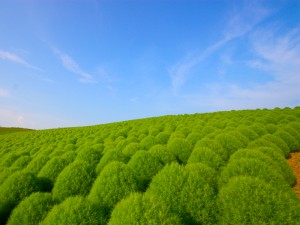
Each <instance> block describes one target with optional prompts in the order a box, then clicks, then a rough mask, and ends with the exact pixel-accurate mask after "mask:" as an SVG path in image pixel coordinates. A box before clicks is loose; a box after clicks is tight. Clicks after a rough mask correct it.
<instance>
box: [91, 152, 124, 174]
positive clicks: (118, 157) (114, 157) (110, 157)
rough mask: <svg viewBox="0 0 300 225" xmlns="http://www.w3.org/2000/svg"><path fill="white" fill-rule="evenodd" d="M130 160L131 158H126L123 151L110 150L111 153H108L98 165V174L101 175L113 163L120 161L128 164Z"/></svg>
mask: <svg viewBox="0 0 300 225" xmlns="http://www.w3.org/2000/svg"><path fill="white" fill-rule="evenodd" d="M128 160H129V157H128V156H126V155H125V154H124V153H123V152H122V150H117V149H113V150H110V151H108V152H106V153H105V154H104V155H103V156H102V158H101V159H100V162H99V163H98V165H97V167H96V173H97V174H100V172H101V171H102V169H103V168H104V167H105V166H106V165H107V164H109V163H110V162H112V161H119V162H124V163H127V162H128Z"/></svg>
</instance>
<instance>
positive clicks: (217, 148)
mask: <svg viewBox="0 0 300 225" xmlns="http://www.w3.org/2000/svg"><path fill="white" fill-rule="evenodd" d="M202 147H207V148H210V149H211V150H213V151H214V152H215V153H217V154H218V155H219V156H220V157H221V158H222V160H224V161H227V160H228V158H229V154H228V152H227V151H226V150H225V149H224V148H223V146H222V145H221V144H220V143H219V142H218V141H216V140H212V139H209V138H203V139H201V140H200V141H198V142H197V143H196V145H195V147H194V149H196V148H202Z"/></svg>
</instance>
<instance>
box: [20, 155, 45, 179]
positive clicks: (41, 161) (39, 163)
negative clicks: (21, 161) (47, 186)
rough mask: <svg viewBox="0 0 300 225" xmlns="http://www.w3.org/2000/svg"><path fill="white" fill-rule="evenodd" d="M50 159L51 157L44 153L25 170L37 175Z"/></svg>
mask: <svg viewBox="0 0 300 225" xmlns="http://www.w3.org/2000/svg"><path fill="white" fill-rule="evenodd" d="M48 160H49V157H48V156H46V155H43V154H42V155H39V156H36V157H35V158H34V159H32V160H31V161H30V163H29V164H28V165H27V167H26V168H25V171H26V172H30V173H33V174H35V175H37V174H38V173H39V172H40V170H41V169H42V168H43V167H44V166H45V164H46V163H47V162H48Z"/></svg>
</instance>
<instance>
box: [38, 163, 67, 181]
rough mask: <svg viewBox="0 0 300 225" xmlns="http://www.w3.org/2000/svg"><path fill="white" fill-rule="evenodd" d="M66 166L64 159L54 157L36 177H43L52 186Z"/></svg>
mask: <svg viewBox="0 0 300 225" xmlns="http://www.w3.org/2000/svg"><path fill="white" fill-rule="evenodd" d="M68 164H69V163H68V161H67V160H65V159H64V158H61V157H54V158H52V159H50V160H49V161H48V162H47V163H46V165H45V166H44V167H43V168H42V169H41V170H40V172H39V173H38V177H45V178H47V179H49V180H50V181H51V182H52V184H54V183H55V181H56V178H57V177H58V175H59V174H60V173H61V171H62V170H63V169H64V168H65V167H66V166H67V165H68Z"/></svg>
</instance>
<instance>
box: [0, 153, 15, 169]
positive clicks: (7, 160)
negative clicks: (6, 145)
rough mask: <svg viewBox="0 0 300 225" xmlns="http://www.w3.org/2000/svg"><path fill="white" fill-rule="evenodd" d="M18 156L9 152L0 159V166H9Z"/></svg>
mask: <svg viewBox="0 0 300 225" xmlns="http://www.w3.org/2000/svg"><path fill="white" fill-rule="evenodd" d="M19 157H20V155H18V154H16V153H14V152H9V153H7V154H5V156H4V157H2V159H1V160H0V166H5V167H10V166H11V165H12V164H13V163H14V162H15V161H16V160H17V159H18V158H19Z"/></svg>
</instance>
